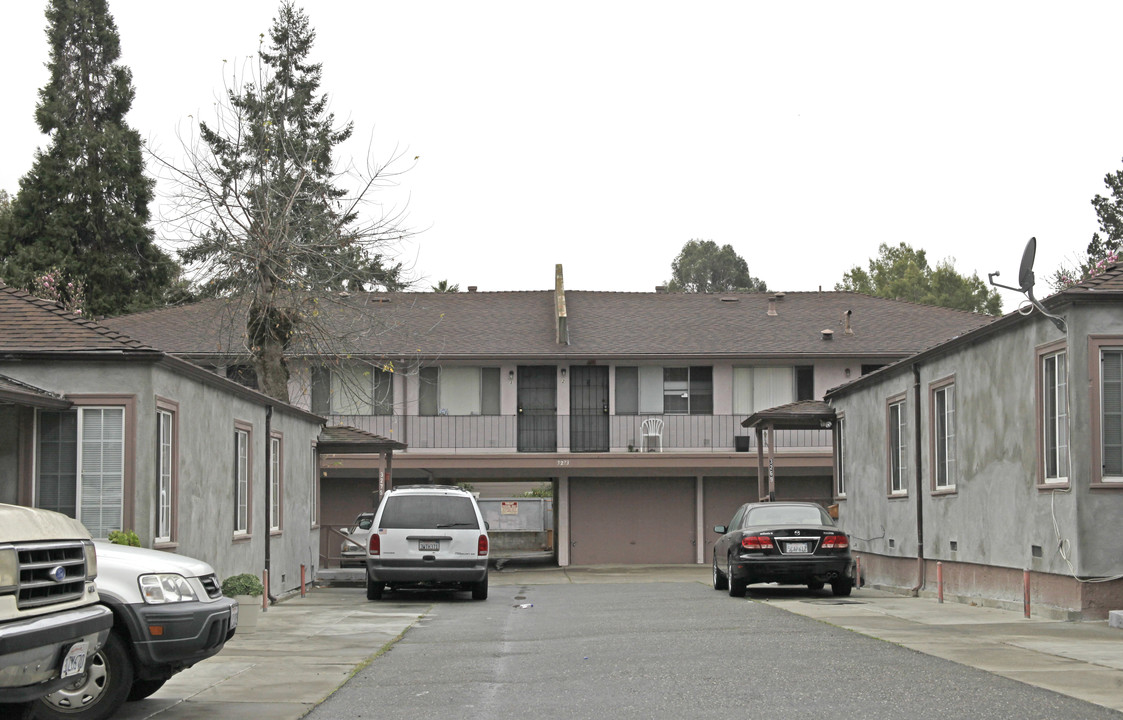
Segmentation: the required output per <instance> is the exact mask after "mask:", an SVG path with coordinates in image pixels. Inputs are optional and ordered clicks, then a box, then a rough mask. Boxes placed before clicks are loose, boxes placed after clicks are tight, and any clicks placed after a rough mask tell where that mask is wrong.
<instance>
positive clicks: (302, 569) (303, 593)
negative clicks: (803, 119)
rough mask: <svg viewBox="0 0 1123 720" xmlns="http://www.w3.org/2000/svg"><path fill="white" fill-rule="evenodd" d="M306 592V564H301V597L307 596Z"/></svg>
mask: <svg viewBox="0 0 1123 720" xmlns="http://www.w3.org/2000/svg"><path fill="white" fill-rule="evenodd" d="M305 594H306V593H305V591H304V563H300V597H304V596H305Z"/></svg>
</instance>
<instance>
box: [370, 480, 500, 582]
mask: <svg viewBox="0 0 1123 720" xmlns="http://www.w3.org/2000/svg"><path fill="white" fill-rule="evenodd" d="M487 560H488V537H487V523H485V522H484V519H483V516H482V515H480V508H479V506H478V505H477V504H476V498H475V497H473V495H472V494H471V493H470V492H468V491H466V490H463V489H461V488H458V487H453V486H449V485H409V486H404V487H397V488H393V489H391V490H389V491H387V492H386V495H385V496H383V498H382V502H381V503H379V505H378V510H377V512H376V513H375V516H374V525H373V526H372V527H371V531H370V538H369V540H368V541H367V556H366V563H367V599H368V600H378V599H380V598H381V597H382V590H383V588H386V587H388V588H389V589H390V590H396V589H398V588H401V587H421V588H453V589H456V590H471V591H472V599H474V600H486V599H487Z"/></svg>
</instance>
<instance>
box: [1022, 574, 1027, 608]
mask: <svg viewBox="0 0 1123 720" xmlns="http://www.w3.org/2000/svg"><path fill="white" fill-rule="evenodd" d="M1022 592H1023V593H1024V596H1025V597H1024V602H1023V604H1024V605H1025V611H1026V617H1027V618H1028V617H1029V570H1023V571H1022Z"/></svg>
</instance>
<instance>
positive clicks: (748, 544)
mask: <svg viewBox="0 0 1123 720" xmlns="http://www.w3.org/2000/svg"><path fill="white" fill-rule="evenodd" d="M741 547H743V548H744V549H746V550H771V549H772V548H773V546H772V538H770V537H768V536H767V535H746V536H745V537H743V538H741Z"/></svg>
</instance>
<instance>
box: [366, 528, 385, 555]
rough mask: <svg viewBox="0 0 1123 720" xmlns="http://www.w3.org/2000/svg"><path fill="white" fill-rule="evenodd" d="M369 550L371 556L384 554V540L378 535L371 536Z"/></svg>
mask: <svg viewBox="0 0 1123 720" xmlns="http://www.w3.org/2000/svg"><path fill="white" fill-rule="evenodd" d="M367 549H368V550H369V551H370V554H371V555H381V554H382V538H380V537H379V536H378V533H371V534H370V542H369V543H368V544H367Z"/></svg>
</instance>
